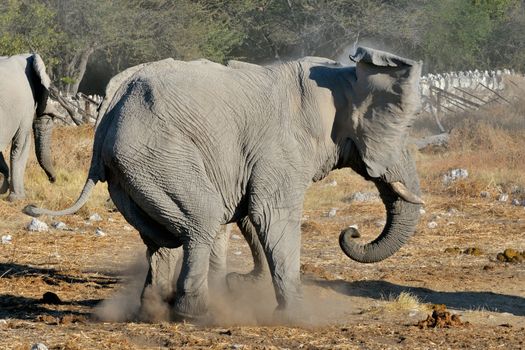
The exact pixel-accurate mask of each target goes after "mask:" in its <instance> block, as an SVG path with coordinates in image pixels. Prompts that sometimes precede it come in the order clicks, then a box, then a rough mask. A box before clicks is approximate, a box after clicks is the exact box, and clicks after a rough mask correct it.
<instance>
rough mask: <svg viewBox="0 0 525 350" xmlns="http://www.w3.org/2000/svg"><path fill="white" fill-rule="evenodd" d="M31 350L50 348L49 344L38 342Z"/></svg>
mask: <svg viewBox="0 0 525 350" xmlns="http://www.w3.org/2000/svg"><path fill="white" fill-rule="evenodd" d="M31 350H48V349H47V346H45V345H44V344H42V343H36V344H33V346H32V347H31Z"/></svg>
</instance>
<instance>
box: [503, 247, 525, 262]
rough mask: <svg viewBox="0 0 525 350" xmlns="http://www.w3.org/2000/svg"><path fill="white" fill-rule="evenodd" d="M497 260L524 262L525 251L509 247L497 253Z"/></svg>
mask: <svg viewBox="0 0 525 350" xmlns="http://www.w3.org/2000/svg"><path fill="white" fill-rule="evenodd" d="M496 260H498V261H501V262H510V263H522V262H524V261H525V251H523V252H521V253H520V252H519V251H518V250H516V249H512V248H507V249H505V250H504V251H503V253H498V255H496Z"/></svg>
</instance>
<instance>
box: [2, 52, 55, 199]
mask: <svg viewBox="0 0 525 350" xmlns="http://www.w3.org/2000/svg"><path fill="white" fill-rule="evenodd" d="M50 83H51V81H50V79H49V76H48V75H47V73H46V69H45V65H44V62H43V61H42V58H41V57H40V56H39V55H38V54H24V55H16V56H10V57H0V151H3V150H5V149H6V148H7V147H8V146H9V145H11V167H10V168H11V169H9V167H8V166H7V163H6V161H5V159H4V157H3V155H2V154H1V153H0V193H5V192H7V190H8V189H9V190H10V193H9V197H8V198H9V200H16V199H22V198H24V197H25V190H24V173H25V167H26V163H27V159H28V157H29V149H30V148H31V130H33V134H34V137H35V146H36V147H35V150H36V156H37V160H38V162H39V164H40V166H41V167H42V169H44V171H45V172H46V174H47V176H48V178H49V181H51V182H54V181H55V179H56V175H55V170H54V168H53V164H52V160H51V148H50V147H51V134H52V130H53V121H52V118H51V117H50V116H48V115H47V112H48V111H47V110H46V108H47V100H48V97H49V86H50Z"/></svg>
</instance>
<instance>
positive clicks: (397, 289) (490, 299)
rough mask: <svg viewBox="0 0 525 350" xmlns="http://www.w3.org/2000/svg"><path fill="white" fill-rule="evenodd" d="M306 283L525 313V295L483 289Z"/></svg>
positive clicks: (461, 307)
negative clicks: (407, 293)
mask: <svg viewBox="0 0 525 350" xmlns="http://www.w3.org/2000/svg"><path fill="white" fill-rule="evenodd" d="M306 283H311V284H315V285H317V286H320V287H323V288H328V289H331V290H334V291H336V292H338V293H341V294H345V295H348V296H355V297H366V298H372V299H378V300H380V299H384V298H385V297H388V296H390V295H392V296H394V297H395V296H397V295H399V294H400V293H401V292H409V293H411V294H413V295H415V296H417V297H418V298H420V299H421V300H422V301H423V302H425V303H432V304H445V305H446V306H447V307H449V308H451V309H457V310H486V311H492V312H508V313H510V314H513V315H516V316H525V298H522V297H519V296H515V295H505V294H498V293H493V292H483V291H458V292H442V291H435V290H432V289H428V288H421V287H410V286H403V285H397V284H394V283H390V282H387V281H355V282H347V281H326V280H310V281H307V282H306Z"/></svg>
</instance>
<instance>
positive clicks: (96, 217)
mask: <svg viewBox="0 0 525 350" xmlns="http://www.w3.org/2000/svg"><path fill="white" fill-rule="evenodd" d="M89 221H102V217H101V216H100V215H98V213H95V214H93V215H91V216H90V217H89Z"/></svg>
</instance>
